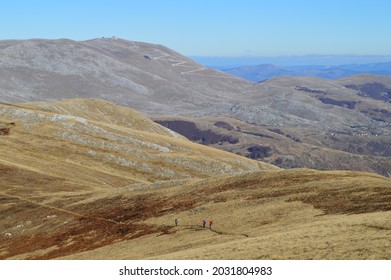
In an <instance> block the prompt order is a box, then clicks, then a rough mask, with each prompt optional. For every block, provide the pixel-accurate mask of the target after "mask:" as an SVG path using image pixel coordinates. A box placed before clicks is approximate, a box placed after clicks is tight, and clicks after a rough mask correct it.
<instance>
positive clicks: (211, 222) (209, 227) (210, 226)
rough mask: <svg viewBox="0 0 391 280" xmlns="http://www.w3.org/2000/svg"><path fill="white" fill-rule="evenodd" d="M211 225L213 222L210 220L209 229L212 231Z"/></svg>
mask: <svg viewBox="0 0 391 280" xmlns="http://www.w3.org/2000/svg"><path fill="white" fill-rule="evenodd" d="M212 225H213V221H212V220H210V221H209V228H210V229H212Z"/></svg>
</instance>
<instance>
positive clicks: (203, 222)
mask: <svg viewBox="0 0 391 280" xmlns="http://www.w3.org/2000/svg"><path fill="white" fill-rule="evenodd" d="M205 225H206V220H205V219H203V220H202V227H203V228H205Z"/></svg>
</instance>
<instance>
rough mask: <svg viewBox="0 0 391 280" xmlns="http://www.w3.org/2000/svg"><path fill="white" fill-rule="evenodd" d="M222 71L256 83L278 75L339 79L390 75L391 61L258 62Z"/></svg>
mask: <svg viewBox="0 0 391 280" xmlns="http://www.w3.org/2000/svg"><path fill="white" fill-rule="evenodd" d="M222 71H224V72H226V73H229V74H231V75H234V76H236V77H239V78H242V79H246V80H249V81H252V82H256V83H257V82H261V81H264V80H267V79H270V78H273V77H278V76H291V77H298V76H311V77H319V78H324V79H339V78H344V77H348V76H352V75H356V74H373V75H391V62H383V63H370V64H347V65H339V66H322V65H299V66H286V67H281V66H276V65H272V64H260V65H251V66H241V67H235V68H230V69H223V70H222Z"/></svg>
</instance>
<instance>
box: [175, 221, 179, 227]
mask: <svg viewBox="0 0 391 280" xmlns="http://www.w3.org/2000/svg"><path fill="white" fill-rule="evenodd" d="M178 224H179V221H178V219H175V226H176V227H177V226H178Z"/></svg>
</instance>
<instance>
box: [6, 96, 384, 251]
mask: <svg viewBox="0 0 391 280" xmlns="http://www.w3.org/2000/svg"><path fill="white" fill-rule="evenodd" d="M0 132H1V133H0V152H1V155H2V156H1V157H0V201H1V203H0V258H1V259H10V258H11V259H52V258H66V259H148V258H152V259H247V258H250V259H288V258H291V259H335V258H337V259H390V258H391V255H390V252H391V250H390V244H391V243H390V242H389V241H390V240H391V235H390V230H391V224H390V220H391V219H390V215H391V212H390V211H391V199H390V198H391V181H390V180H389V179H387V178H385V177H382V176H380V175H375V174H371V173H358V172H344V171H339V172H332V171H329V172H320V171H314V170H309V169H293V170H281V169H278V168H276V167H274V166H272V165H268V164H263V163H259V162H256V161H253V160H250V159H246V158H244V157H240V156H238V155H234V154H231V153H227V152H223V151H219V150H216V149H212V148H209V147H206V146H202V145H198V144H195V143H192V142H190V141H188V140H186V139H184V138H183V137H182V136H179V135H177V134H175V133H173V132H171V131H169V130H168V129H166V128H163V127H161V126H159V125H157V124H155V123H153V122H152V121H150V120H149V119H147V118H145V117H143V116H141V115H139V114H137V113H135V112H134V111H132V110H130V109H127V108H124V107H119V106H116V105H114V104H112V103H108V102H105V101H101V100H96V99H95V100H94V99H93V100H83V99H75V100H67V101H63V102H58V103H29V104H19V105H8V104H1V105H0ZM203 218H205V219H208V220H209V219H212V220H213V221H214V225H213V228H212V230H210V229H207V228H206V229H204V228H203V227H202V226H201V221H202V219H203ZM175 219H178V220H179V225H178V226H175V225H174V220H175Z"/></svg>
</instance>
